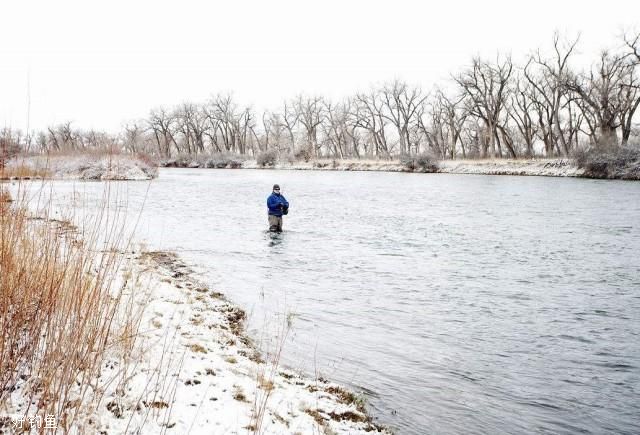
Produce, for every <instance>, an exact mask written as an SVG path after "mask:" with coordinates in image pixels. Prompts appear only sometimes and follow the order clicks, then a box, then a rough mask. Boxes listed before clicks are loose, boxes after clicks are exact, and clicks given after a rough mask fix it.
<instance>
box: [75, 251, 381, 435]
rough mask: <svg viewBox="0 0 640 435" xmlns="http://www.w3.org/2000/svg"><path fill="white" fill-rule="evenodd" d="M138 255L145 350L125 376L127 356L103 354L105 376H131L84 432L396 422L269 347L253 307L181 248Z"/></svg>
mask: <svg viewBox="0 0 640 435" xmlns="http://www.w3.org/2000/svg"><path fill="white" fill-rule="evenodd" d="M136 261H137V264H138V266H137V267H138V272H139V273H140V274H141V275H140V279H139V280H138V281H139V282H141V283H144V284H143V285H142V287H141V288H144V289H147V290H146V291H142V290H140V288H139V289H138V291H140V295H139V296H138V297H139V298H140V300H141V301H144V303H146V307H145V310H144V315H143V317H142V322H141V327H140V331H142V336H141V337H140V338H141V339H140V342H139V344H138V346H141V347H140V348H139V352H138V353H137V354H138V357H137V360H136V361H129V363H128V368H126V369H125V371H126V373H127V374H126V376H121V375H117V373H118V372H122V371H123V367H121V362H119V361H118V358H114V359H110V360H108V361H107V362H106V363H105V364H104V369H103V372H102V376H101V378H103V379H110V378H114V377H120V378H126V379H127V382H126V384H123V383H120V385H119V386H117V387H116V386H114V385H111V386H110V387H107V388H106V390H107V392H106V394H105V396H104V398H103V399H102V401H101V403H100V405H99V407H98V409H97V410H96V412H95V414H96V415H95V416H94V417H92V418H90V419H85V421H89V420H91V422H90V423H88V424H87V425H86V426H85V427H83V428H82V430H81V431H82V432H83V433H87V432H94V433H101V434H124V433H142V434H157V433H160V432H164V433H169V434H170V433H175V434H186V433H192V434H234V433H236V434H243V433H261V434H287V433H290V434H296V433H299V434H319V433H344V434H347V433H348V434H359V433H369V432H383V433H386V432H387V431H386V430H385V429H383V428H381V427H379V426H377V425H376V424H375V423H373V421H372V420H371V418H370V417H369V416H368V415H367V414H366V413H365V410H364V406H363V402H362V400H361V398H360V397H359V396H357V395H355V394H353V393H351V392H349V391H348V390H346V389H344V388H342V387H341V386H339V385H336V384H333V383H329V382H327V381H325V380H318V379H311V378H305V377H302V376H301V375H299V374H296V373H294V372H292V371H289V370H284V369H282V368H280V367H278V366H277V365H274V364H273V361H275V360H276V358H275V357H274V356H273V355H271V356H269V355H266V356H263V355H261V354H260V353H259V352H258V351H257V350H256V348H255V347H254V346H253V345H252V343H251V341H250V339H249V338H248V337H247V336H246V335H245V334H244V330H243V326H242V323H243V320H244V312H243V311H242V310H241V309H239V308H238V307H236V306H234V305H233V304H231V303H230V302H229V301H228V300H226V299H225V298H224V296H223V295H222V294H220V293H218V292H216V291H213V290H211V289H209V288H207V287H206V286H204V285H203V284H202V283H200V282H198V281H197V280H196V279H195V278H194V274H193V272H192V271H191V270H190V269H189V268H188V267H187V266H186V265H185V264H184V263H182V262H181V261H180V260H179V259H178V258H177V257H176V256H175V255H173V254H170V253H163V252H155V253H146V254H142V255H140V256H139V257H138V258H137V260H136ZM263 358H265V359H267V360H268V361H267V362H264V361H263ZM269 360H271V361H269Z"/></svg>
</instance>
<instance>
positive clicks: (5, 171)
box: [0, 164, 51, 180]
mask: <svg viewBox="0 0 640 435" xmlns="http://www.w3.org/2000/svg"><path fill="white" fill-rule="evenodd" d="M50 176H51V173H50V172H49V171H48V170H46V169H43V168H32V167H31V166H28V165H23V164H19V165H16V166H6V167H4V168H0V180H11V179H15V178H20V179H30V178H49V177H50Z"/></svg>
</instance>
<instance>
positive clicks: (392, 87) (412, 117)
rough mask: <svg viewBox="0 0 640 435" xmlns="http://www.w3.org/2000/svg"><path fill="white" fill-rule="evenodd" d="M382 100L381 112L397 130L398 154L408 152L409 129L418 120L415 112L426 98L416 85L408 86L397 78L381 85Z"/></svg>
mask: <svg viewBox="0 0 640 435" xmlns="http://www.w3.org/2000/svg"><path fill="white" fill-rule="evenodd" d="M381 96H382V100H383V101H384V105H385V108H386V111H385V112H383V113H384V115H383V116H385V117H386V118H387V119H388V120H389V122H391V123H392V124H393V125H394V126H395V127H396V129H397V131H398V140H399V143H400V154H401V155H404V154H407V153H409V152H410V149H409V144H410V143H411V141H410V136H409V134H410V129H411V125H412V123H416V124H417V122H418V119H417V118H418V117H417V116H416V115H417V113H418V112H419V111H420V110H421V108H422V105H423V103H424V101H425V99H426V98H427V96H426V95H424V94H423V92H422V90H421V89H420V88H419V87H418V86H409V85H407V84H406V83H404V82H401V81H399V80H394V81H393V82H391V83H388V84H386V85H384V86H383V88H382V90H381Z"/></svg>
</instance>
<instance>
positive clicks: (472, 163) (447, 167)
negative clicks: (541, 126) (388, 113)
mask: <svg viewBox="0 0 640 435" xmlns="http://www.w3.org/2000/svg"><path fill="white" fill-rule="evenodd" d="M161 166H163V167H186V168H209V166H205V165H202V164H200V163H197V162H181V161H172V160H169V161H164V162H162V164H161ZM216 167H217V168H220V167H222V168H230V169H275V170H283V169H284V170H297V171H379V172H407V173H445V174H476V175H526V176H547V177H581V176H583V174H584V170H583V169H581V168H578V166H577V164H576V162H575V161H574V160H572V159H482V160H441V161H439V162H438V169H437V170H435V171H434V170H431V169H422V168H417V169H414V170H411V169H408V168H407V167H406V166H405V165H403V164H402V163H401V162H399V161H394V160H332V159H318V160H312V161H309V162H292V163H289V162H277V163H276V164H275V165H273V166H260V165H259V164H258V163H257V162H256V161H255V160H244V161H241V162H233V164H230V165H226V166H216ZM212 168H213V167H212Z"/></svg>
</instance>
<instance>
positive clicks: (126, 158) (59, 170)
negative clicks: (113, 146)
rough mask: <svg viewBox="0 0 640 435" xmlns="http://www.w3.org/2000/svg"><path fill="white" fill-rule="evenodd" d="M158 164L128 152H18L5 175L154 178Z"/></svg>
mask: <svg viewBox="0 0 640 435" xmlns="http://www.w3.org/2000/svg"><path fill="white" fill-rule="evenodd" d="M157 176H158V168H157V167H156V166H155V164H152V163H151V162H147V161H145V160H144V159H141V158H139V157H136V156H134V155H129V154H97V153H96V154H91V153H85V154H70V155H51V156H46V155H36V156H18V157H15V158H13V159H11V160H9V161H8V162H7V165H6V168H5V174H4V176H3V177H2V178H3V179H7V180H13V179H25V180H29V179H55V180H129V181H136V180H137V181H142V180H151V179H153V178H156V177H157Z"/></svg>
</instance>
